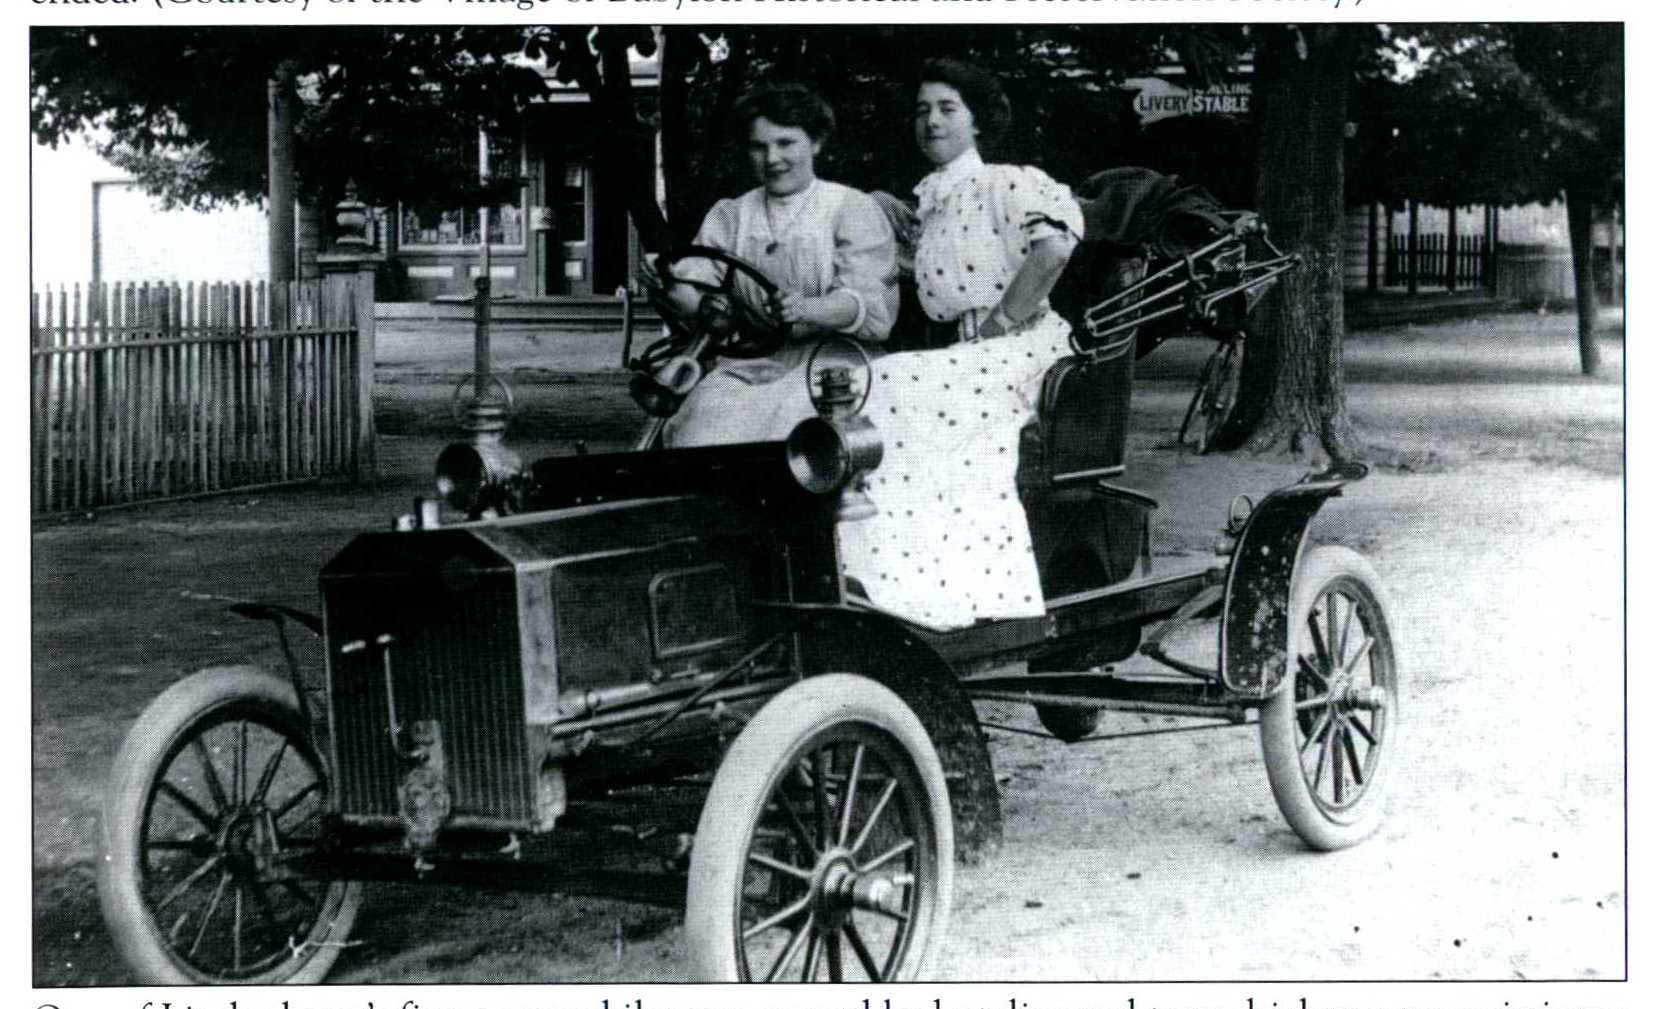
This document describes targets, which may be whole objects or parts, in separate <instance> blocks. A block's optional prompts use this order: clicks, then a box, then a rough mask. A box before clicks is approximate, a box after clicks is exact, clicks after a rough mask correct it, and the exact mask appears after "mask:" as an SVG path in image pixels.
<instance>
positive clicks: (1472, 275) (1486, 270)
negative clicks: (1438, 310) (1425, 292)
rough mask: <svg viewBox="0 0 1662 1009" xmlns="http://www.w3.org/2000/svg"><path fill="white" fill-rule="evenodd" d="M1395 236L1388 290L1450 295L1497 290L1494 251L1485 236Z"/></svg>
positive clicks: (1389, 248)
mask: <svg viewBox="0 0 1662 1009" xmlns="http://www.w3.org/2000/svg"><path fill="white" fill-rule="evenodd" d="M1413 238H1414V239H1415V241H1414V242H1413V246H1412V247H1410V244H1409V239H1410V236H1408V235H1391V236H1390V237H1389V240H1388V241H1387V242H1386V245H1385V283H1384V286H1386V287H1406V288H1408V289H1409V290H1410V291H1417V290H1419V289H1420V288H1437V289H1442V290H1446V291H1461V290H1471V289H1473V288H1484V287H1492V286H1494V247H1493V245H1491V244H1490V243H1489V242H1488V241H1486V240H1485V238H1484V236H1482V235H1469V234H1468V235H1456V236H1455V238H1454V244H1453V245H1452V246H1450V244H1449V239H1448V236H1447V235H1446V234H1443V233H1435V234H1425V235H1415V236H1413Z"/></svg>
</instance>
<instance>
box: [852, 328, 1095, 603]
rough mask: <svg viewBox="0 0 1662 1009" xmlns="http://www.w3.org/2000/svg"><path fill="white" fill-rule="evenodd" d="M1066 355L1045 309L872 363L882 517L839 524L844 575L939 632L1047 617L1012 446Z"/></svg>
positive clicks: (873, 490) (1061, 331)
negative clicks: (994, 331) (978, 337)
mask: <svg viewBox="0 0 1662 1009" xmlns="http://www.w3.org/2000/svg"><path fill="white" fill-rule="evenodd" d="M1068 353H1069V347H1068V324H1067V321H1066V320H1065V319H1063V318H1062V317H1061V316H1059V315H1057V314H1056V313H1055V312H1051V313H1050V314H1048V315H1047V316H1046V317H1045V318H1043V319H1041V320H1040V321H1039V322H1037V323H1035V324H1034V325H1033V326H1031V327H1029V328H1027V329H1024V330H1022V331H1020V332H1018V333H1014V334H1011V335H1009V336H1003V337H998V338H995V339H992V340H984V341H981V342H978V343H960V344H955V345H953V346H951V347H945V348H941V349H938V350H926V351H916V352H908V353H900V354H890V355H888V356H886V357H882V358H879V359H877V361H876V362H875V363H874V364H873V367H872V388H871V396H870V398H869V400H868V401H867V403H866V407H865V414H866V416H868V417H870V418H871V420H872V422H873V423H875V424H876V425H877V428H878V430H879V431H880V432H881V433H882V435H883V442H884V448H883V462H882V464H881V465H880V466H879V467H878V468H877V470H875V471H874V472H873V473H872V475H871V477H870V479H869V483H870V494H871V498H872V501H873V502H874V503H875V504H876V505H877V514H876V515H875V516H873V517H870V518H866V519H859V520H854V521H848V522H844V523H842V524H841V525H840V526H839V527H838V541H839V544H840V548H841V552H842V563H843V573H844V575H845V576H847V577H850V578H854V579H857V580H858V581H859V583H860V585H861V586H862V587H863V588H864V590H865V593H866V595H867V598H869V599H870V600H871V601H872V602H873V603H874V604H875V605H877V606H879V607H881V608H882V609H884V610H887V611H889V612H891V613H894V614H896V615H898V616H900V617H903V618H905V619H906V620H909V621H911V622H913V623H917V624H922V625H924V626H926V627H931V628H935V629H939V630H944V629H950V628H954V627H964V626H968V625H970V624H973V623H975V622H976V621H977V620H985V619H1005V618H1012V617H1032V616H1042V615H1043V614H1044V595H1043V593H1042V592H1041V590H1040V588H1039V570H1038V564H1037V562H1036V560H1035V558H1034V556H1033V541H1032V538H1031V536H1030V535H1029V533H1028V529H1027V515H1026V512H1025V511H1024V510H1023V509H1022V506H1021V501H1020V500H1019V499H1018V497H1017V494H1016V454H1017V449H1018V444H1019V439H1020V437H1021V429H1022V426H1023V425H1024V424H1025V423H1026V422H1027V421H1028V419H1029V418H1031V417H1032V416H1033V413H1034V409H1035V405H1036V404H1037V402H1038V397H1039V389H1040V386H1041V384H1042V383H1043V381H1044V375H1045V372H1046V370H1048V369H1049V368H1050V366H1051V365H1052V364H1053V363H1055V362H1056V361H1057V359H1059V358H1061V357H1063V356H1064V355H1066V354H1068Z"/></svg>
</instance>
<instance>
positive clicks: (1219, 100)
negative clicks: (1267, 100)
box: [1125, 77, 1252, 126]
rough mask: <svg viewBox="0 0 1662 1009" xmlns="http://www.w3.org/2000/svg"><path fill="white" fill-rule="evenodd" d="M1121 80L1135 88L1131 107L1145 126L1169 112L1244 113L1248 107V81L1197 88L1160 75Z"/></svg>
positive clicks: (1249, 100) (1168, 115) (1173, 114)
mask: <svg viewBox="0 0 1662 1009" xmlns="http://www.w3.org/2000/svg"><path fill="white" fill-rule="evenodd" d="M1125 83H1126V86H1127V87H1129V88H1131V89H1132V90H1133V91H1134V92H1135V94H1134V96H1133V98H1132V107H1133V108H1135V109H1136V110H1137V118H1138V120H1140V121H1141V122H1142V123H1143V125H1145V126H1146V125H1148V124H1149V123H1153V122H1158V121H1160V120H1162V119H1170V118H1172V117H1173V116H1193V115H1230V116H1244V115H1247V114H1248V113H1250V112H1251V111H1252V85H1251V84H1248V83H1246V82H1244V81H1242V82H1236V83H1229V84H1214V85H1212V86H1211V87H1208V88H1200V89H1190V88H1186V87H1184V86H1183V85H1181V84H1174V83H1172V82H1171V81H1169V80H1166V79H1165V78H1163V77H1136V78H1132V79H1131V80H1128V81H1126V82H1125Z"/></svg>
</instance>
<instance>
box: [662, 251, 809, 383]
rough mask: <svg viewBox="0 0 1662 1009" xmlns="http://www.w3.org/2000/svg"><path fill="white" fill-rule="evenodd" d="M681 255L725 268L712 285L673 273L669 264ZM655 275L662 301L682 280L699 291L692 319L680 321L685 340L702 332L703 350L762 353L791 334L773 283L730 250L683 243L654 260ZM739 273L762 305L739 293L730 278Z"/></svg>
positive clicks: (730, 354)
mask: <svg viewBox="0 0 1662 1009" xmlns="http://www.w3.org/2000/svg"><path fill="white" fill-rule="evenodd" d="M686 259H703V260H707V261H709V262H712V263H716V264H719V265H722V266H725V267H726V268H727V269H726V270H725V271H724V273H723V274H722V278H721V280H720V282H718V283H710V282H708V281H704V280H695V279H688V278H684V277H678V276H676V275H675V274H674V273H673V272H672V268H673V267H674V265H675V264H677V263H679V262H681V261H683V260H686ZM658 274H659V278H660V280H661V281H662V284H663V289H664V290H665V291H666V294H665V296H664V297H663V298H662V299H661V301H662V302H668V301H670V300H671V299H670V298H669V297H668V295H667V290H668V289H669V288H670V287H671V286H672V285H676V284H684V285H686V286H687V287H690V288H692V289H693V290H695V291H698V292H699V293H700V294H701V295H702V297H701V298H700V299H699V306H698V310H697V312H696V313H695V315H694V317H693V318H692V319H691V320H682V322H683V324H684V325H685V326H686V328H687V329H688V330H689V332H688V333H687V334H686V336H685V340H686V342H688V343H690V342H693V341H696V340H697V338H698V337H700V336H702V337H703V338H705V340H706V341H707V342H706V344H705V348H706V349H707V350H709V351H712V352H714V353H716V354H719V355H722V356H725V357H766V356H767V355H769V354H772V353H774V352H775V351H777V350H778V349H779V348H780V347H782V346H783V345H784V344H785V343H786V342H787V341H789V340H790V338H791V336H792V330H793V328H794V327H793V326H792V324H791V322H790V321H787V320H785V319H784V318H783V317H782V315H781V312H780V308H779V306H780V304H781V291H780V288H779V285H777V284H775V283H774V282H773V281H772V280H771V279H769V278H768V276H767V274H765V273H763V272H762V271H761V269H760V268H758V267H757V266H755V265H754V264H752V263H750V262H749V261H747V260H744V259H741V258H739V257H738V256H735V255H733V254H732V253H729V252H726V251H724V250H721V249H716V248H711V247H709V246H702V245H688V246H684V247H682V248H680V249H677V250H675V251H673V252H670V253H667V254H665V255H664V256H661V257H660V258H659V260H658ZM740 274H742V275H743V276H744V277H745V279H746V280H748V281H749V282H750V283H751V284H753V285H754V286H755V287H756V288H757V290H758V291H759V292H760V293H761V295H762V298H763V299H764V304H765V306H766V307H765V308H758V307H756V306H755V305H753V304H751V303H750V302H749V301H748V300H746V299H745V298H744V297H742V296H741V295H740V294H739V291H738V287H737V280H736V277H737V276H738V275H740ZM787 294H790V292H787ZM791 296H794V297H797V298H800V296H796V295H794V294H792V295H791ZM672 328H680V327H672Z"/></svg>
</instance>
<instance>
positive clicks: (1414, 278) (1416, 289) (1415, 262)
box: [1408, 200, 1420, 294]
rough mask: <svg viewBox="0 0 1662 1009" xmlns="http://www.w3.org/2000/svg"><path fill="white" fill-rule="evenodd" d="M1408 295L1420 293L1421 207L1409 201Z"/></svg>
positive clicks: (1417, 203)
mask: <svg viewBox="0 0 1662 1009" xmlns="http://www.w3.org/2000/svg"><path fill="white" fill-rule="evenodd" d="M1408 293H1409V294H1418V293H1420V205H1419V202H1418V201H1416V200H1409V201H1408Z"/></svg>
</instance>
